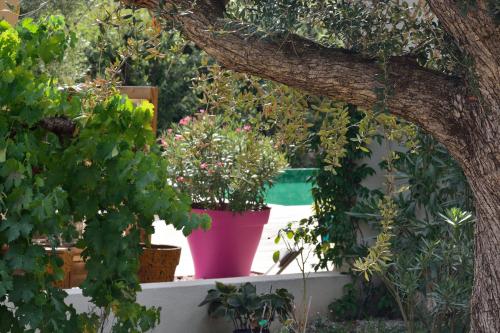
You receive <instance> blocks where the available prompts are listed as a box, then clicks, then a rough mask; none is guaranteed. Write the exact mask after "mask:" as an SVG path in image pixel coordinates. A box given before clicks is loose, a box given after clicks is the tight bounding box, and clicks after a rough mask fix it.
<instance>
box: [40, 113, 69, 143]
mask: <svg viewBox="0 0 500 333" xmlns="http://www.w3.org/2000/svg"><path fill="white" fill-rule="evenodd" d="M38 126H40V127H41V128H43V129H45V130H47V131H49V132H52V133H54V134H56V135H57V136H59V137H70V138H71V137H73V135H74V134H75V130H76V124H75V122H73V121H72V120H71V119H68V118H66V117H64V116H57V117H49V118H45V119H42V120H41V121H40V122H39V124H38Z"/></svg>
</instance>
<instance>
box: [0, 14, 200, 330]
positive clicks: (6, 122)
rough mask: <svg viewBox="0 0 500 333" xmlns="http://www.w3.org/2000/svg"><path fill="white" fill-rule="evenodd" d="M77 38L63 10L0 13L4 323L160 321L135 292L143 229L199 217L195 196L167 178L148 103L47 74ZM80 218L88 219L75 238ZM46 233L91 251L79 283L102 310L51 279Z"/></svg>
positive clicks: (53, 325) (0, 312)
mask: <svg viewBox="0 0 500 333" xmlns="http://www.w3.org/2000/svg"><path fill="white" fill-rule="evenodd" d="M73 43H74V39H73V38H72V35H68V34H67V32H66V30H65V23H64V20H63V19H62V18H60V17H51V18H49V19H47V20H46V21H44V22H43V23H41V24H40V25H37V24H34V23H33V22H32V21H30V20H24V21H23V22H22V23H20V24H19V25H18V26H17V28H16V29H14V28H12V27H10V26H9V25H8V24H6V23H5V22H0V45H1V46H0V72H1V73H2V75H1V76H0V245H2V251H1V252H0V259H1V260H0V331H2V332H10V331H12V332H21V331H24V330H25V329H27V328H28V327H29V328H31V329H33V330H35V329H38V330H40V331H41V332H75V331H80V332H82V331H85V332H93V331H97V330H99V327H100V326H101V325H103V324H104V321H101V319H102V318H106V317H107V316H108V315H113V316H114V318H115V321H114V325H113V331H114V332H144V331H147V330H149V329H151V328H153V327H154V325H155V324H156V323H157V322H158V320H159V312H158V309H156V308H146V307H144V306H141V305H139V304H138V303H136V301H135V299H136V292H137V291H139V290H140V285H139V281H138V278H137V270H138V267H139V266H138V265H139V255H140V252H141V246H140V244H139V234H140V232H139V229H144V230H145V231H146V232H147V233H148V234H151V233H152V232H153V227H152V221H153V220H154V215H155V214H158V215H160V216H161V217H163V218H164V219H165V220H166V221H167V222H168V223H172V224H173V225H174V226H176V227H177V228H178V229H183V230H184V231H185V232H186V233H189V231H190V230H191V229H192V228H193V227H196V226H197V223H198V220H197V218H199V217H193V219H191V217H190V215H189V214H188V210H189V207H190V202H189V199H188V198H187V197H186V196H183V195H180V194H179V193H178V192H176V191H175V190H174V189H173V188H172V187H170V186H167V185H166V184H167V178H166V176H165V174H164V172H163V170H165V169H166V168H167V164H166V161H165V160H164V159H162V158H161V156H160V153H159V150H158V148H157V147H156V145H155V144H154V134H153V132H152V129H151V126H150V123H151V118H152V106H151V105H150V104H147V103H145V104H142V105H141V106H140V107H137V108H135V107H134V106H133V104H132V102H131V101H129V100H127V99H125V98H122V97H121V96H120V95H118V94H111V95H112V97H110V98H106V99H104V100H102V98H101V97H100V96H95V95H92V94H89V95H69V94H68V93H66V92H65V91H62V90H60V89H59V87H58V86H57V82H56V80H54V79H53V78H52V77H50V76H48V75H47V74H44V72H43V70H42V69H43V68H44V66H45V65H47V64H50V63H57V62H58V61H60V60H61V59H63V58H64V53H65V51H66V49H67V48H68V47H70V46H71V45H72V44H73ZM103 95H106V96H107V95H108V93H106V94H103ZM79 222H84V223H85V224H86V227H85V230H84V232H83V235H82V236H81V238H79V239H77V238H78V233H77V232H76V228H75V224H76V223H79ZM40 235H43V236H45V237H46V238H47V239H48V241H49V243H50V246H51V247H52V251H51V253H55V252H54V251H55V248H56V247H57V246H59V245H60V244H61V242H62V241H65V242H74V241H77V246H78V247H80V248H82V249H84V251H83V254H82V255H83V257H84V260H85V263H86V268H87V271H88V276H87V279H86V280H85V282H84V283H83V285H82V286H81V287H82V289H83V294H84V295H85V296H88V297H89V298H90V300H91V302H92V303H94V305H95V306H96V309H97V310H98V311H99V315H98V314H97V313H95V312H92V313H83V314H77V313H76V311H75V309H74V308H73V307H72V306H69V305H66V304H65V303H64V299H65V297H66V296H67V294H66V293H65V292H64V291H63V290H61V289H59V288H56V287H54V285H53V283H54V281H57V280H60V279H61V278H62V276H63V271H62V269H61V266H62V264H63V263H62V260H61V259H60V258H58V257H57V256H56V255H50V254H51V253H46V252H45V251H44V248H43V247H41V246H39V245H36V244H35V243H34V242H33V237H35V236H40ZM49 268H50V269H49ZM7 300H8V303H7V302H6V301H7ZM101 315H102V316H101Z"/></svg>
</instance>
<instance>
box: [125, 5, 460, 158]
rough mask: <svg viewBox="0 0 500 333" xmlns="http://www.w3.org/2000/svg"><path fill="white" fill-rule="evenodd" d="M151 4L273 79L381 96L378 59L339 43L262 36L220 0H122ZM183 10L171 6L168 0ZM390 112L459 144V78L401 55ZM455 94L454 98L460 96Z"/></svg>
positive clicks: (217, 51)
mask: <svg viewBox="0 0 500 333" xmlns="http://www.w3.org/2000/svg"><path fill="white" fill-rule="evenodd" d="M123 1H125V2H127V3H129V4H134V5H137V6H142V7H146V8H149V9H150V10H152V11H156V12H157V13H159V14H160V15H162V16H165V17H167V18H169V19H173V20H175V21H176V22H178V23H179V24H180V27H181V29H182V31H183V33H184V34H185V36H186V37H187V38H188V39H190V40H192V41H193V42H195V43H196V44H197V45H198V46H199V47H200V48H202V49H203V50H205V51H206V52H207V53H208V54H210V55H211V56H213V57H214V58H215V59H216V60H217V61H218V62H219V63H220V64H222V65H223V66H225V67H226V68H228V69H232V70H235V71H239V72H245V73H248V74H253V75H257V76H259V77H263V78H266V79H271V80H274V81H277V82H280V83H283V84H286V85H288V86H291V87H295V88H299V89H302V90H304V91H307V92H309V93H312V94H316V95H323V96H328V97H331V98H334V99H336V100H341V101H344V102H348V103H352V104H355V105H358V106H360V107H363V108H366V109H370V108H372V107H373V106H374V105H375V104H376V103H378V102H379V101H380V98H379V97H378V96H377V94H376V89H377V88H383V87H385V85H386V83H382V82H381V79H382V78H383V75H382V74H383V73H382V70H381V66H380V65H379V64H377V62H376V60H374V59H368V58H365V57H363V56H361V55H359V54H355V53H352V52H349V51H346V50H343V49H333V48H326V47H323V46H321V45H318V44H316V43H314V42H313V41H310V40H307V39H304V38H302V37H299V36H296V35H287V36H262V35H257V34H254V33H248V32H247V31H248V29H246V26H244V25H242V24H238V23H235V22H231V23H229V22H228V21H226V20H223V19H221V18H220V17H221V15H222V11H221V7H220V3H221V1H223V0H219V1H215V0H212V1H208V0H207V1H201V0H198V1H196V2H195V3H196V4H195V5H193V2H192V1H189V0H183V1H173V0H166V1H163V2H162V9H161V10H160V5H159V0H123ZM174 5H175V10H177V11H179V8H182V9H183V10H184V11H183V15H176V13H173V11H174V10H173V8H174V7H173V6H174ZM388 69H389V71H388V73H389V75H388V84H389V86H390V87H391V90H392V92H391V94H390V97H389V98H388V99H387V105H388V107H389V109H390V112H392V113H393V114H396V115H398V116H401V117H402V118H404V119H407V120H409V121H411V122H413V123H416V124H418V125H419V126H421V127H423V128H424V129H426V130H427V131H429V132H430V133H432V134H434V135H435V136H436V137H438V139H440V140H441V141H442V142H443V143H446V145H447V146H449V147H451V146H453V148H455V149H461V147H462V145H463V143H462V142H459V139H458V138H457V136H456V135H454V134H455V133H456V132H457V131H460V128H458V125H457V124H458V122H457V119H456V117H457V113H456V112H454V110H455V107H456V104H457V103H460V104H463V103H464V102H465V103H466V102H467V99H466V98H465V97H462V94H463V92H464V91H465V89H464V87H463V83H462V81H461V80H459V79H457V78H452V77H449V76H446V75H444V74H441V73H437V72H433V71H430V70H427V69H424V68H422V67H420V66H418V65H417V64H416V63H415V62H412V61H410V60H409V59H405V58H394V59H391V60H390V61H389V65H388ZM457 101H458V102H457Z"/></svg>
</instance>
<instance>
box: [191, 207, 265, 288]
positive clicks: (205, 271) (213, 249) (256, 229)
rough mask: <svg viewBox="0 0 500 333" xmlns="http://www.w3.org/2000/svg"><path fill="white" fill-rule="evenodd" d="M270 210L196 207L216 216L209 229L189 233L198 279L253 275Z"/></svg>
mask: <svg viewBox="0 0 500 333" xmlns="http://www.w3.org/2000/svg"><path fill="white" fill-rule="evenodd" d="M270 212H271V209H270V208H267V209H264V210H262V211H252V212H244V213H234V212H230V211H222V210H220V211H219V210H202V209H193V213H196V214H203V213H205V214H208V215H209V216H210V217H211V218H212V227H211V228H210V229H209V230H207V231H203V230H195V231H193V233H191V235H189V236H188V243H189V248H190V249H191V255H192V256H193V261H194V271H195V278H197V279H212V278H224V277H234V276H248V275H250V269H251V267H252V261H253V258H254V256H255V252H256V251H257V247H258V246H259V242H260V237H261V236H262V229H263V228H264V225H265V224H266V223H267V221H268V220H269V213H270Z"/></svg>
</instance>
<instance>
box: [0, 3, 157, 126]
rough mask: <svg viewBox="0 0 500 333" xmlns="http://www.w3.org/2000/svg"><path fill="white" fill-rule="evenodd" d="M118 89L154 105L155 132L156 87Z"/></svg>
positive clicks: (155, 124)
mask: <svg viewBox="0 0 500 333" xmlns="http://www.w3.org/2000/svg"><path fill="white" fill-rule="evenodd" d="M0 1H1V0H0ZM118 90H119V91H120V92H121V93H122V94H124V95H127V96H128V98H130V99H131V100H132V101H134V102H141V101H143V100H146V101H149V102H150V103H151V104H153V105H154V115H153V122H152V124H151V127H152V128H153V131H154V132H155V133H156V130H157V129H158V87H150V86H122V87H118Z"/></svg>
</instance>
